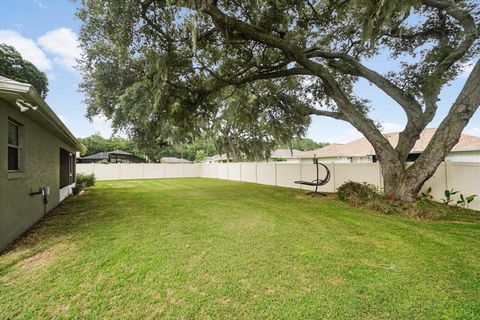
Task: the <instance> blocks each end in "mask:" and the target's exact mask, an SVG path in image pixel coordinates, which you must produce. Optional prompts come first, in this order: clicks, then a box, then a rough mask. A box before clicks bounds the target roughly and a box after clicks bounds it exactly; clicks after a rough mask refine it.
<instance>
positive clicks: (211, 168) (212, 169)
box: [207, 163, 218, 179]
mask: <svg viewBox="0 0 480 320" xmlns="http://www.w3.org/2000/svg"><path fill="white" fill-rule="evenodd" d="M207 166H208V177H209V178H214V179H217V178H218V164H217V163H209V164H207Z"/></svg>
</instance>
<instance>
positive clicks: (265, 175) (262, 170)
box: [257, 162, 276, 186]
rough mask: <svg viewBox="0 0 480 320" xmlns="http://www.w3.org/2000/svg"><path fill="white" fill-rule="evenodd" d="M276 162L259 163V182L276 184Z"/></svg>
mask: <svg viewBox="0 0 480 320" xmlns="http://www.w3.org/2000/svg"><path fill="white" fill-rule="evenodd" d="M275 166H276V163H275V162H270V163H257V183H261V184H268V185H273V186H274V185H275V182H276V177H275V175H276V169H275Z"/></svg>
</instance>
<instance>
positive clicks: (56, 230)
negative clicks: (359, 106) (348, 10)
mask: <svg viewBox="0 0 480 320" xmlns="http://www.w3.org/2000/svg"><path fill="white" fill-rule="evenodd" d="M479 315H480V220H478V221H477V222H462V221H419V220H413V219H406V218H402V217H397V216H385V215H380V214H375V213H369V212H365V211H361V210H357V209H353V208H351V207H348V206H347V205H345V204H343V203H341V202H338V201H335V200H329V199H325V198H314V199H312V198H308V197H305V196H303V193H302V192H300V191H296V190H291V189H284V188H275V187H269V186H261V185H256V184H249V183H240V182H231V181H222V180H213V179H168V180H167V179H166V180H142V181H138V180H137V181H115V182H99V183H98V185H97V186H96V187H94V188H92V189H89V190H88V191H87V193H86V194H85V195H83V196H78V197H71V198H69V199H68V200H66V201H65V202H64V203H63V204H62V205H61V206H59V207H58V208H57V209H56V210H54V212H53V213H52V214H51V215H49V216H48V217H47V218H46V219H45V220H44V221H42V222H41V223H39V224H37V225H36V226H35V227H34V228H33V229H32V231H31V232H30V233H29V234H28V235H27V236H26V237H23V238H22V239H21V241H19V242H18V243H17V244H16V245H15V246H14V247H13V248H11V249H10V250H9V251H7V252H6V253H4V254H3V255H0V319H11V318H22V319H23V318H38V319H43V318H53V317H57V318H90V319H103V318H130V319H138V318H152V319H154V318H155V319H158V318H159V317H160V316H163V317H165V318H200V319H203V318H217V319H226V318H247V319H251V318H258V319H265V318H271V319H277V318H283V319H295V318H296V319H307V318H345V319H352V318H361V319H365V318H367V319H385V318H390V319H399V318H407V319H408V318H411V319H413V318H418V319H425V318H435V319H440V318H444V319H447V318H448V319H452V318H457V319H475V318H476V319H478V317H479Z"/></svg>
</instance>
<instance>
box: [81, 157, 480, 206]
mask: <svg viewBox="0 0 480 320" xmlns="http://www.w3.org/2000/svg"><path fill="white" fill-rule="evenodd" d="M325 165H326V166H327V167H328V168H329V170H330V172H331V178H330V181H329V182H328V183H327V184H326V185H324V186H322V187H319V191H322V192H335V191H336V190H337V188H338V187H339V186H341V185H342V184H343V183H344V182H346V181H349V180H351V181H357V182H367V183H370V184H373V185H376V186H378V187H379V188H380V189H382V188H383V179H382V174H381V169H380V166H379V164H378V163H328V164H325ZM77 172H78V173H87V174H89V173H94V174H95V176H96V177H97V179H98V180H120V179H158V178H189V177H202V178H214V179H225V180H235V181H245V182H253V183H259V184H266V185H272V186H280V187H287V188H296V189H303V190H313V189H315V187H309V186H304V185H298V184H295V183H294V181H296V180H306V181H312V180H314V179H315V178H316V168H315V165H314V164H309V163H282V162H272V163H246V162H242V163H218V164H217V163H215V164H198V163H195V164H188V163H186V164H183V163H182V164H157V163H139V164H125V163H123V164H122V163H120V164H93V163H92V164H90V163H89V164H77ZM319 176H320V179H322V178H323V177H324V176H325V170H324V169H323V168H322V167H320V169H319ZM428 187H432V195H433V197H434V199H435V200H438V201H440V200H441V199H442V198H443V197H444V191H445V189H452V188H453V189H455V190H458V191H459V192H460V193H463V194H464V195H465V196H468V195H471V194H479V195H480V163H468V162H449V161H447V162H445V163H442V164H441V165H440V166H439V167H438V169H437V172H436V173H435V175H434V176H433V177H432V178H431V179H430V180H428V181H427V183H426V184H425V186H424V188H423V190H426V189H428ZM470 207H471V208H472V209H476V210H480V199H478V198H476V199H475V200H474V201H473V202H472V203H471V204H470Z"/></svg>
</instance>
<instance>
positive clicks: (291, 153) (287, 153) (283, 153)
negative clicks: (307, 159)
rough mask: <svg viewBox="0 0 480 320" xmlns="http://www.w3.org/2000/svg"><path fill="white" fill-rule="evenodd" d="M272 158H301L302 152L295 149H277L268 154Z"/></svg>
mask: <svg viewBox="0 0 480 320" xmlns="http://www.w3.org/2000/svg"><path fill="white" fill-rule="evenodd" d="M270 158H272V159H299V158H303V152H302V151H300V150H296V149H292V150H290V149H277V150H273V152H272V154H271V155H270Z"/></svg>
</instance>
